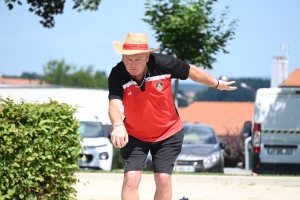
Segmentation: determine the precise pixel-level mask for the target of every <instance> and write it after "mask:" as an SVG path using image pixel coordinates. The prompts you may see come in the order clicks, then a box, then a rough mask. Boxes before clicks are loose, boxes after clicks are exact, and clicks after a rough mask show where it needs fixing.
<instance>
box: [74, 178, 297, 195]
mask: <svg viewBox="0 0 300 200" xmlns="http://www.w3.org/2000/svg"><path fill="white" fill-rule="evenodd" d="M229 173H230V172H229ZM246 174H247V172H246ZM77 177H78V178H79V179H80V182H79V183H78V184H77V185H76V186H75V188H76V190H77V192H78V194H77V198H78V200H120V199H121V198H120V192H121V188H122V180H123V174H117V173H116V174H113V173H112V174H105V173H78V174H77ZM172 181H173V182H172V183H173V198H172V200H179V199H180V198H182V197H183V196H185V197H188V198H189V200H215V199H230V200H300V177H299V176H298V177H289V176H287V177H282V176H273V177H271V176H270V177H269V176H251V175H229V174H227V175H226V174H225V175H216V176H211V175H173V176H172ZM154 192H155V184H154V179H153V174H143V177H142V180H141V184H140V188H139V193H140V200H153V195H154Z"/></svg>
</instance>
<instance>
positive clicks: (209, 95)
mask: <svg viewBox="0 0 300 200" xmlns="http://www.w3.org/2000/svg"><path fill="white" fill-rule="evenodd" d="M235 80H236V84H235V85H236V86H238V87H240V85H241V83H245V84H247V85H249V86H251V87H252V88H253V90H254V91H256V90H257V89H259V88H269V87H270V79H262V78H236V79H235ZM194 99H195V100H196V101H239V102H249V101H254V100H255V93H253V91H251V90H249V89H245V88H242V87H240V89H238V90H236V91H235V92H226V91H218V90H215V89H212V88H206V89H204V90H200V91H198V92H197V93H196V94H195V97H194Z"/></svg>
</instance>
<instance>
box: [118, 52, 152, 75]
mask: <svg viewBox="0 0 300 200" xmlns="http://www.w3.org/2000/svg"><path fill="white" fill-rule="evenodd" d="M149 56H150V53H141V54H134V55H123V56H122V61H123V63H124V65H125V67H126V70H127V71H128V72H129V74H130V75H132V76H133V77H138V78H140V77H144V74H145V70H146V67H147V62H148V61H149Z"/></svg>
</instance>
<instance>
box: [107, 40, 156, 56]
mask: <svg viewBox="0 0 300 200" xmlns="http://www.w3.org/2000/svg"><path fill="white" fill-rule="evenodd" d="M113 46H114V50H115V52H116V53H117V54H124V55H134V54H139V53H154V52H156V51H157V50H158V49H159V48H155V49H148V50H124V49H123V42H116V41H114V42H113Z"/></svg>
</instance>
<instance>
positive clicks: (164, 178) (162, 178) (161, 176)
mask: <svg viewBox="0 0 300 200" xmlns="http://www.w3.org/2000/svg"><path fill="white" fill-rule="evenodd" d="M154 178H155V182H156V183H158V184H161V185H164V184H169V183H170V182H171V175H170V174H165V173H155V174H154Z"/></svg>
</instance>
